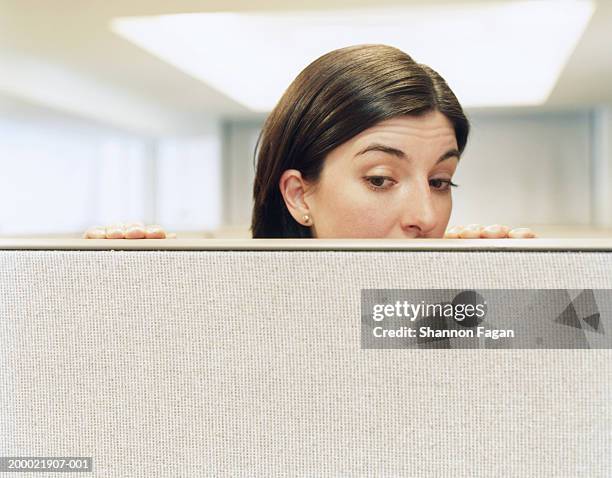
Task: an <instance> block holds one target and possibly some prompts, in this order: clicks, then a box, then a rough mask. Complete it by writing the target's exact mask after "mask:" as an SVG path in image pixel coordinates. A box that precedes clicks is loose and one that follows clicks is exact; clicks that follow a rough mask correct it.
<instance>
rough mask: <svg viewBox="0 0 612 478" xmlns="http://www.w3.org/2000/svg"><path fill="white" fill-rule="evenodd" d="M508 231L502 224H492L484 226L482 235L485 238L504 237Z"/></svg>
mask: <svg viewBox="0 0 612 478" xmlns="http://www.w3.org/2000/svg"><path fill="white" fill-rule="evenodd" d="M506 235H507V231H506V229H504V226H502V225H500V224H492V225H490V226H487V227H483V228H482V230H481V231H480V237H482V238H483V239H502V238H504V237H506Z"/></svg>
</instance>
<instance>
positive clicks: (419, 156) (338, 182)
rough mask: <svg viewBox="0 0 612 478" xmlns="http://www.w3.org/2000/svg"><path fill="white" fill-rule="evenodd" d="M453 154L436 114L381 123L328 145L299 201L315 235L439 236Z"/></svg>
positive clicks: (446, 124)
mask: <svg viewBox="0 0 612 478" xmlns="http://www.w3.org/2000/svg"><path fill="white" fill-rule="evenodd" d="M458 161H459V152H458V148H457V140H456V138H455V131H454V129H453V126H452V124H451V123H450V121H449V120H448V119H447V118H446V116H444V115H443V114H442V113H440V112H438V111H433V112H429V113H426V114H424V115H422V116H403V117H398V118H392V119H390V120H386V121H383V122H381V123H379V124H377V125H376V126H373V127H372V128H369V129H367V130H365V131H363V132H361V133H360V134H358V135H357V136H355V137H353V138H352V139H350V140H349V141H347V142H346V143H344V144H342V145H340V146H338V147H337V148H336V149H334V150H332V151H331V152H330V153H329V154H328V155H327V157H326V159H325V163H324V165H323V170H322V173H321V176H320V179H319V181H318V183H317V184H313V185H308V183H305V184H306V187H305V188H304V196H303V201H304V203H305V205H306V206H307V208H308V212H307V213H308V214H309V215H310V217H311V219H312V222H311V224H312V226H311V227H312V232H313V236H314V237H317V238H332V237H343V238H416V237H430V238H441V237H443V236H444V231H445V230H446V227H447V225H448V221H449V218H450V214H451V209H452V197H451V186H450V181H451V179H452V177H453V174H454V173H455V169H456V168H457V163H458Z"/></svg>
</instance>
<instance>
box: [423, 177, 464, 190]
mask: <svg viewBox="0 0 612 478" xmlns="http://www.w3.org/2000/svg"><path fill="white" fill-rule="evenodd" d="M429 184H430V185H431V186H432V187H433V188H434V189H435V190H436V191H443V192H444V191H450V188H451V187H454V188H456V187H457V186H459V185H458V184H455V183H453V182H452V181H451V180H450V179H431V180H430V181H429Z"/></svg>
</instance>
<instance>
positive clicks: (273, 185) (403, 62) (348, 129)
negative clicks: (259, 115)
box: [251, 45, 470, 238]
mask: <svg viewBox="0 0 612 478" xmlns="http://www.w3.org/2000/svg"><path fill="white" fill-rule="evenodd" d="M432 110H437V111H440V112H441V113H443V114H444V115H445V116H446V117H447V118H448V119H449V120H450V122H451V123H452V125H453V127H454V130H455V135H456V139H457V145H458V147H459V151H460V152H463V150H464V148H465V145H466V143H467V137H468V133H469V129H470V125H469V122H468V120H467V118H466V116H465V114H464V113H463V109H462V108H461V105H460V104H459V101H458V100H457V98H456V97H455V95H454V94H453V92H452V91H451V89H450V88H449V87H448V85H447V84H446V82H445V81H444V79H443V78H442V77H441V76H440V75H438V73H436V72H435V71H434V70H432V69H431V68H429V67H428V66H426V65H421V64H418V63H416V62H415V61H414V60H413V59H412V58H410V56H408V55H407V54H406V53H404V52H403V51H401V50H398V49H397V48H393V47H390V46H386V45H357V46H351V47H346V48H341V49H339V50H334V51H332V52H330V53H327V54H325V55H323V56H322V57H320V58H318V59H317V60H315V61H314V62H312V63H311V64H310V65H308V66H307V67H306V68H305V69H304V70H303V71H302V72H301V73H300V74H299V75H298V76H297V78H296V79H295V80H294V81H293V83H291V85H289V88H287V91H285V94H284V95H283V96H282V98H281V99H280V101H279V102H278V104H277V105H276V107H275V108H274V110H273V111H272V112H271V113H270V115H269V116H268V118H267V119H266V122H265V124H264V127H263V129H262V131H261V133H260V134H259V138H258V140H257V146H256V148H255V155H256V158H257V166H256V173H255V184H254V188H253V199H254V205H253V216H252V220H251V231H252V234H253V237H254V238H280V237H312V233H311V230H310V228H309V227H306V226H303V225H301V224H300V223H298V222H297V221H296V220H295V219H293V216H291V214H290V213H289V210H288V209H287V206H286V204H285V201H284V199H283V196H282V194H281V192H280V187H279V181H280V177H281V175H282V174H283V172H284V171H286V170H287V169H297V170H299V171H300V172H301V174H302V177H303V178H304V179H305V180H307V181H312V182H316V181H317V180H318V178H319V176H320V173H321V171H322V168H323V163H324V159H325V157H326V155H327V154H328V153H329V152H330V151H331V150H333V149H334V148H336V147H337V146H340V145H341V144H342V143H344V142H346V141H348V140H349V139H351V138H352V137H353V136H356V135H357V134H359V133H360V132H362V131H364V130H366V129H368V128H370V127H372V126H374V125H375V124H377V123H379V122H380V121H383V120H386V119H390V118H393V117H396V116H402V115H420V114H423V113H426V112H429V111H432Z"/></svg>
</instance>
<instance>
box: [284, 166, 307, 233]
mask: <svg viewBox="0 0 612 478" xmlns="http://www.w3.org/2000/svg"><path fill="white" fill-rule="evenodd" d="M278 186H279V189H280V192H281V194H282V195H283V199H284V200H285V204H286V206H287V209H288V210H289V213H290V214H291V216H293V219H295V220H296V221H297V222H298V223H300V224H301V225H302V226H311V225H312V219H310V220H309V221H306V220H305V219H304V215H308V216H310V217H311V218H312V211H311V210H310V208H309V207H308V204H306V201H305V196H306V193H307V192H308V190H309V189H310V185H309V183H308V182H307V181H306V180H305V179H304V178H302V173H301V172H300V171H298V170H297V169H287V170H286V171H285V172H284V173H283V174H282V175H281V177H280V180H279V182H278Z"/></svg>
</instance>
